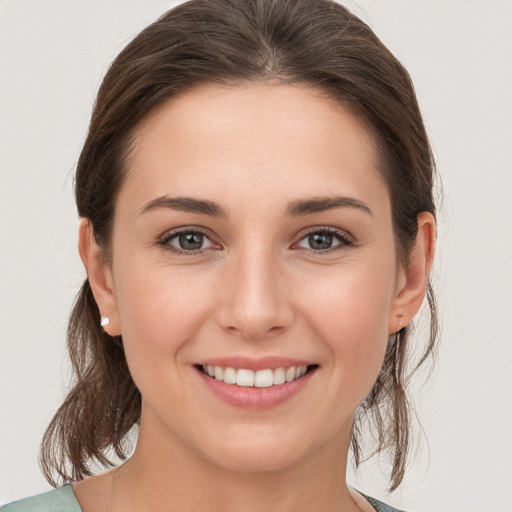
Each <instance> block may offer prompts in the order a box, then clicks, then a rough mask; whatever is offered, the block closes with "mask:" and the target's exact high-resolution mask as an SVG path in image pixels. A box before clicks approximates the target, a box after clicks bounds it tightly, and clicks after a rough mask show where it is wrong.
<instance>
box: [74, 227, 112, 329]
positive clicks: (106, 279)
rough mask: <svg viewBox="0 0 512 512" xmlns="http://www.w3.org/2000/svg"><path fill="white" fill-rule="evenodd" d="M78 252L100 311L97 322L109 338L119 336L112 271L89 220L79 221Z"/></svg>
mask: <svg viewBox="0 0 512 512" xmlns="http://www.w3.org/2000/svg"><path fill="white" fill-rule="evenodd" d="M78 252H79V253H80V258H81V259H82V263H83V264H84V267H85V270H86V272H87V277H88V279H89V284H90V286H91V289H92V293H93V295H94V299H95V300H96V304H97V305H98V308H99V310H100V315H101V320H99V321H101V325H102V327H103V329H104V330H105V332H107V333H108V334H110V336H119V335H120V334H121V329H120V324H119V316H118V312H117V300H116V295H115V289H114V281H113V278H112V271H111V269H110V266H109V264H108V263H107V261H105V258H104V256H103V254H102V251H101V249H100V247H99V246H98V244H97V243H96V240H95V237H94V233H93V228H92V224H91V222H90V221H89V219H85V218H82V219H81V220H80V228H79V235H78ZM105 318H108V319H109V321H108V322H105V320H104V319H105Z"/></svg>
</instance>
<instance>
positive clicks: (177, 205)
mask: <svg viewBox="0 0 512 512" xmlns="http://www.w3.org/2000/svg"><path fill="white" fill-rule="evenodd" d="M160 208H168V209H171V210H177V211H181V212H191V213H198V214H200V215H208V216H210V217H227V213H226V212H225V210H224V209H223V208H222V206H220V205H219V204H217V203H214V202H213V201H205V200H202V199H193V198H192V197H169V196H161V197H157V198H156V199H153V200H151V201H149V203H147V204H146V205H144V206H143V207H142V208H141V210H140V213H141V215H142V214H145V213H148V212H150V211H153V210H156V209H160Z"/></svg>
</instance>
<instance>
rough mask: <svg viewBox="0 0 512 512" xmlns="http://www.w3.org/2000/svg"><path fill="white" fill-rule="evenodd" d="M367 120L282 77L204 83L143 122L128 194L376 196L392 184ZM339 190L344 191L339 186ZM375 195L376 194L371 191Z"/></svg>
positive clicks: (140, 198)
mask: <svg viewBox="0 0 512 512" xmlns="http://www.w3.org/2000/svg"><path fill="white" fill-rule="evenodd" d="M374 147H375V144H374V140H373V138H372V136H371V135H370V133H369V132H368V130H366V128H365V126H364V124H363V123H362V122H361V121H360V120H359V119H358V118H356V117H355V116H354V115H352V114H351V113H350V112H348V111H347V110H346V109H344V108H343V107H342V106H341V105H340V104H339V103H337V102H335V101H334V100H332V99H330V98H328V97H326V96H325V95H324V94H322V92H321V91H318V90H317V89H312V88H307V87H305V86H296V85H294V86H292V85H282V84H279V85H278V84H259V85H247V86H216V85H212V86H203V87H198V88H196V89H193V90H191V91H188V92H186V93H183V94H181V95H179V96H177V97H175V98H173V99H171V100H169V101H168V102H166V103H165V104H164V105H163V106H162V107H160V108H159V109H157V110H156V111H155V112H154V113H152V114H151V115H150V116H149V117H148V118H147V119H146V120H145V121H144V122H143V123H142V125H141V126H140V127H139V128H138V130H137V132H136V134H135V138H134V143H133V147H132V151H131V153H130V158H129V161H128V166H127V172H128V176H127V180H126V183H125V186H124V187H123V190H122V191H121V195H123V194H124V195H127V193H126V192H125V190H124V189H129V190H127V192H133V193H130V194H128V195H130V196H131V200H132V201H135V202H138V203H142V202H143V201H145V200H150V199H152V198H154V197H157V196H160V195H165V194H172V195H187V196H191V195H201V196H212V195H214V196H215V197H216V198H219V197H226V198H229V197H228V196H229V192H233V191H237V194H238V196H239V197H243V198H244V200H247V199H251V200H256V199H258V198H259V199H260V200H262V201H263V200H264V198H265V197H268V196H269V195H271V194H272V193H273V192H274V191H275V190H276V189H279V190H281V191H282V193H283V195H285V196H287V197H288V198H289V199H291V200H293V199H295V197H294V196H297V198H299V197H300V196H304V193H305V189H307V192H309V194H308V195H315V194H317V195H326V194H332V193H333V187H334V188H336V191H337V192H339V193H343V194H348V195H355V196H358V195H361V194H362V195H366V196H368V195H371V194H372V192H375V190H374V189H375V186H374V187H373V189H372V187H369V185H371V184H373V185H378V187H377V188H379V192H380V193H382V190H383V189H382V186H383V185H384V183H383V179H382V177H381V175H380V173H379V172H378V171H377V162H376V159H375V153H376V152H375V150H374ZM338 189H339V190H338ZM367 199H370V198H368V197H367Z"/></svg>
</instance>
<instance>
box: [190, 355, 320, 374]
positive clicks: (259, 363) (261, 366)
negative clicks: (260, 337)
mask: <svg viewBox="0 0 512 512" xmlns="http://www.w3.org/2000/svg"><path fill="white" fill-rule="evenodd" d="M196 364H198V365H199V366H202V365H211V366H222V367H223V368H236V369H239V368H245V369H246V370H253V371H257V370H266V369H271V370H275V369H276V368H290V367H292V366H309V365H312V364H315V362H314V361H304V360H299V359H291V358H289V357H280V356H265V357H261V358H258V359H256V358H251V357H246V356H230V357H218V358H213V359H205V360H203V361H198V362H197V363H196Z"/></svg>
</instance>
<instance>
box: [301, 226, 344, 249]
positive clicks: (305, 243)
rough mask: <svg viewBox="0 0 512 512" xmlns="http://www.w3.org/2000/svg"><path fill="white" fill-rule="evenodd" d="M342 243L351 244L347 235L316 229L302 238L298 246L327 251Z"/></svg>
mask: <svg viewBox="0 0 512 512" xmlns="http://www.w3.org/2000/svg"><path fill="white" fill-rule="evenodd" d="M340 245H350V241H349V240H348V239H347V237H344V236H343V235H341V234H338V233H331V232H330V231H315V232H313V233H309V234H308V235H306V236H305V237H304V238H302V239H301V240H300V241H299V243H298V246H299V247H301V248H303V249H310V250H314V251H327V250H329V249H333V248H335V247H337V246H340Z"/></svg>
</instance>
